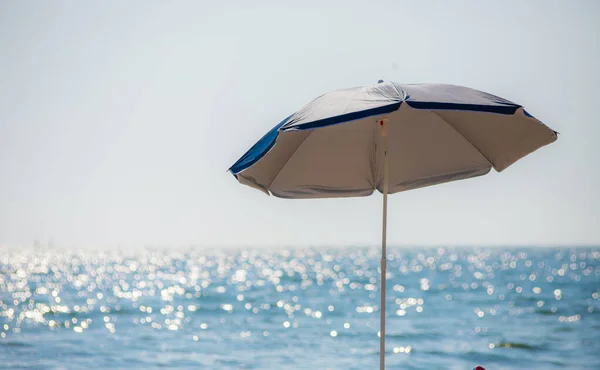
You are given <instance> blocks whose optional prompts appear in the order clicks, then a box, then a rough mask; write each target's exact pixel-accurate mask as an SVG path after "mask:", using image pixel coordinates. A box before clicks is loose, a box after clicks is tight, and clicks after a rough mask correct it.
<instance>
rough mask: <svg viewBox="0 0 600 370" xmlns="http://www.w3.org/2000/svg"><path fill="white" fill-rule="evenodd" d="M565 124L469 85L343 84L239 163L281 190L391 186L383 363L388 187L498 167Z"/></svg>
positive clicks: (261, 183) (291, 194)
mask: <svg viewBox="0 0 600 370" xmlns="http://www.w3.org/2000/svg"><path fill="white" fill-rule="evenodd" d="M556 138H557V133H556V132H555V131H553V130H552V129H550V128H548V127H547V126H546V125H544V124H543V123H542V122H540V121H539V120H537V119H536V118H534V117H533V116H532V115H530V114H529V113H528V112H527V111H525V110H524V109H523V107H522V106H521V105H519V104H515V103H513V102H511V101H508V100H506V99H503V98H500V97H498V96H494V95H491V94H488V93H485V92H482V91H478V90H474V89H471V88H467V87H462V86H455V85H447V84H398V83H393V82H383V81H379V83H377V84H375V85H372V86H364V87H355V88H349V89H342V90H336V91H332V92H329V93H326V94H324V95H321V96H319V97H318V98H316V99H314V100H313V101H311V102H310V103H308V104H307V105H305V106H304V107H302V108H300V110H298V111H297V112H296V113H294V114H292V115H290V116H289V117H287V118H285V119H284V120H283V121H281V122H280V123H279V124H277V125H276V126H275V127H273V129H271V130H270V131H269V132H267V133H266V134H265V135H264V136H263V137H262V138H261V139H260V140H259V141H258V142H257V143H256V144H254V146H252V147H251V148H250V149H249V150H248V151H247V152H246V153H245V154H244V155H243V156H242V157H241V158H240V159H239V160H238V161H237V162H236V163H235V164H234V165H233V166H231V168H230V169H229V170H230V172H231V173H232V174H233V175H234V176H235V178H236V179H237V180H238V181H239V182H240V183H242V184H244V185H248V186H251V187H253V188H255V189H258V190H261V191H262V192H264V193H266V194H271V195H274V196H276V197H281V198H292V199H303V198H335V197H358V196H367V195H371V194H372V193H373V192H374V191H375V190H378V191H379V192H381V193H382V194H383V223H382V242H381V306H380V314H381V318H380V334H379V336H380V349H379V350H380V368H381V369H382V370H383V369H384V368H385V294H386V279H385V276H386V238H387V196H388V194H394V193H398V192H401V191H406V190H411V189H416V188H420V187H424V186H430V185H436V184H440V183H444V182H449V181H455V180H462V179H467V178H471V177H476V176H482V175H485V174H487V173H488V172H489V171H490V169H491V168H494V169H495V170H496V171H498V172H500V171H503V170H504V169H506V168H507V167H508V166H510V165H511V164H513V163H514V162H516V161H517V160H519V159H520V158H522V157H524V156H526V155H528V154H530V153H532V152H533V151H535V150H536V149H538V148H540V147H542V146H544V145H547V144H549V143H552V142H553V141H555V140H556Z"/></svg>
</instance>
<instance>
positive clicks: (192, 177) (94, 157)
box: [0, 0, 600, 246]
mask: <svg viewBox="0 0 600 370" xmlns="http://www.w3.org/2000/svg"><path fill="white" fill-rule="evenodd" d="M283 3H284V2H277V1H268V2H267V1H265V2H261V1H259V2H245V1H237V2H222V3H219V2H202V1H169V2H166V1H127V2H122V1H102V2H77V1H54V2H42V1H38V2H23V1H3V2H0V50H1V52H0V81H1V83H0V246H2V245H6V246H15V245H31V244H32V243H33V240H34V239H38V240H40V241H41V242H43V243H46V242H47V241H48V240H49V239H51V238H52V239H53V240H54V242H55V243H56V244H57V245H70V246H104V245H106V246H114V245H124V246H135V245H157V244H162V245H164V244H166V245H182V244H197V245H240V244H242V245H280V244H285V245H320V244H323V245H326V244H329V245H331V244H336V245H339V244H352V245H364V244H369V245H377V244H378V243H380V233H381V196H380V195H374V196H372V197H367V198H353V199H336V200H283V199H277V198H274V197H267V196H265V195H264V194H262V193H260V192H258V191H256V190H253V189H251V188H249V187H246V186H242V185H240V184H238V183H237V182H236V181H235V180H234V178H233V177H232V176H231V175H230V174H229V173H227V172H226V170H227V169H228V168H229V166H230V165H231V164H232V163H233V162H235V161H236V160H237V159H238V158H239V157H240V156H241V155H242V154H243V153H244V152H245V151H246V150H247V149H248V148H249V147H250V146H251V145H252V144H253V143H254V142H255V141H256V140H257V139H259V138H260V137H261V136H262V135H263V134H264V133H265V132H266V131H267V130H269V129H270V128H271V127H272V126H274V125H275V124H276V123H278V122H279V121H280V120H281V119H282V118H283V117H286V116H287V115H289V114H290V113H292V112H294V111H296V110H297V109H299V108H300V107H301V106H302V105H304V104H306V103H308V102H309V101H310V100H312V99H313V98H315V97H317V96H318V95H320V94H322V93H324V92H326V91H329V90H332V89H338V88H344V87H352V86H358V85H366V84H372V83H375V82H377V80H379V79H384V80H391V81H396V82H400V83H417V82H440V83H452V84H458V85H466V86H469V87H473V88H477V89H480V90H484V91H486V92H489V93H492V94H495V95H499V96H501V97H504V98H506V99H509V100H512V101H515V102H517V103H519V104H523V105H524V106H525V107H526V109H527V110H528V111H529V112H531V113H532V114H533V115H534V116H536V117H537V118H538V119H540V120H542V121H543V122H544V123H546V124H547V125H549V126H550V127H552V128H553V129H555V130H557V131H559V132H560V133H561V135H560V136H559V140H558V141H557V142H556V143H554V144H552V145H550V146H547V147H544V148H542V149H540V150H539V151H537V152H535V153H533V154H532V155H530V156H528V157H526V158H524V159H522V160H521V161H519V162H517V163H516V164H514V165H513V166H511V167H510V168H508V169H507V170H506V171H504V172H503V173H501V174H497V173H495V172H494V171H492V173H490V175H488V176H484V177H480V178H476V179H470V180H465V181H459V182H455V183H449V184H444V185H440V186H435V187H430V188H425V189H420V190H415V191H409V192H405V193H400V194H396V195H393V196H391V197H390V198H389V227H388V238H389V243H390V244H392V245H393V244H408V245H414V244H429V245H430V244H450V245H456V244H487V245H505V244H510V245H525V244H526V245H532V244H533V245H547V244H600V222H599V221H600V195H599V191H598V189H600V165H599V164H598V160H600V148H599V146H598V144H597V141H598V137H600V125H599V124H598V117H597V112H596V107H597V105H598V103H597V99H598V98H597V96H598V92H597V91H598V86H600V72H599V69H598V66H599V65H600V43H599V42H598V41H597V40H598V38H599V37H600V24H599V22H597V20H598V14H600V2H599V1H593V0H588V1H572V2H567V1H527V2H522V1H516V0H515V1H504V2H489V1H486V2H481V1H452V2H446V1H386V2H383V1H382V2H369V3H368V5H367V4H366V3H365V2H358V1H343V2H342V1H336V2H323V1H303V2H289V3H287V4H283Z"/></svg>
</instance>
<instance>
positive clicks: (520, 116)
mask: <svg viewBox="0 0 600 370" xmlns="http://www.w3.org/2000/svg"><path fill="white" fill-rule="evenodd" d="M383 118H386V119H387V120H388V137H389V139H388V140H389V142H390V148H389V157H390V168H389V171H390V174H389V192H390V194H392V193H396V192H400V191H404V190H410V189H414V188H419V187H423V186H429V185H435V184H439V183H442V182H447V181H453V180H460V179H466V178H469V177H475V176H480V175H484V174H486V173H488V172H489V171H490V169H491V168H492V167H494V168H495V169H496V170H497V171H502V170H504V169H505V168H507V167H508V166H510V165H511V164H512V163H514V162H515V161H517V160H518V159H520V158H522V157H524V156H525V155H527V154H529V153H531V152H533V151H534V150H536V149H538V148H540V147H541V146H544V145H546V144H549V143H551V142H553V141H555V140H556V138H557V135H556V132H555V131H553V130H551V129H549V128H548V127H547V126H545V125H544V124H543V123H541V122H540V121H538V120H537V119H535V118H534V117H532V116H531V115H530V114H528V113H527V112H526V111H525V110H524V109H523V108H522V107H521V106H520V105H518V104H515V103H512V102H510V101H508V100H505V99H502V98H499V97H497V96H494V95H490V94H487V93H484V92H481V91H477V90H474V89H470V88H466V87H461V86H453V85H443V84H418V85H402V84H397V83H393V82H385V83H379V84H377V85H373V86H366V87H357V88H351V89H344V90H338V91H333V92H330V93H327V94H324V95H322V96H320V97H318V98H317V99H315V100H313V101H312V102H310V103H309V104H307V105H306V106H304V107H303V108H301V109H300V110H299V111H298V112H296V113H294V114H293V115H291V116H289V117H287V118H286V119H284V120H283V121H281V122H280V123H279V124H278V125H276V126H275V127H274V128H273V129H272V130H271V131H269V132H268V133H267V134H266V135H265V136H264V137H263V138H262V139H260V140H259V141H258V142H257V143H256V144H255V145H254V146H253V147H252V148H251V149H250V150H249V151H248V152H247V153H246V154H244V155H243V156H242V157H241V158H240V159H239V160H238V161H237V162H236V163H235V164H234V165H233V166H232V167H231V169H230V171H231V172H232V173H233V174H234V175H235V176H236V178H237V179H238V180H239V182H241V183H242V184H245V185H249V186H252V187H254V188H257V189H260V190H262V191H264V192H266V193H270V194H273V195H274V196H277V197H282V198H330V197H352V196H366V195H370V194H372V193H373V191H374V189H377V190H379V191H381V192H383V162H384V161H383V143H382V136H381V135H380V133H379V130H380V128H379V126H380V123H379V122H380V121H381V119H383Z"/></svg>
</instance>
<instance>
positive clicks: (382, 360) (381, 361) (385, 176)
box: [379, 119, 388, 370]
mask: <svg viewBox="0 0 600 370" xmlns="http://www.w3.org/2000/svg"><path fill="white" fill-rule="evenodd" d="M379 124H380V126H381V136H382V138H383V225H382V226H383V227H382V232H381V304H380V307H379V311H380V313H381V317H380V319H379V326H380V329H379V369H380V370H385V293H386V284H385V278H386V267H387V259H386V244H387V196H388V138H387V119H383V120H381V121H380V122H379Z"/></svg>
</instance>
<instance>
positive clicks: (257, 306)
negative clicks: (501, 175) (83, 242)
mask: <svg viewBox="0 0 600 370" xmlns="http://www.w3.org/2000/svg"><path fill="white" fill-rule="evenodd" d="M0 252H1V253H0V368H2V369H132V368H137V369H158V368H161V369H162V368H174V369H375V368H378V361H379V344H378V341H379V338H378V331H379V314H380V310H379V270H378V268H379V258H380V256H379V251H378V249H377V248H297V249H283V248H282V249H272V250H267V249H261V248H257V249H238V250H236V249H226V250H210V249H200V248H191V247H190V248H188V249H168V248H165V249H144V250H135V251H127V250H120V251H61V250H57V249H29V250H14V249H3V250H1V251H0ZM388 258H389V261H388V269H389V270H388V275H387V284H388V296H387V305H386V307H387V335H386V339H387V350H386V358H387V363H388V368H390V369H396V368H402V369H472V368H473V367H475V366H476V365H483V366H485V367H486V368H487V369H489V370H491V369H549V370H550V369H565V368H568V369H600V297H599V292H600V248H512V249H507V248H504V249H503V248H493V249H486V248H470V249H466V248H462V249H461V248H430V249H420V248H414V249H400V248H398V249H394V248H392V249H390V250H389V256H388Z"/></svg>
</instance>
